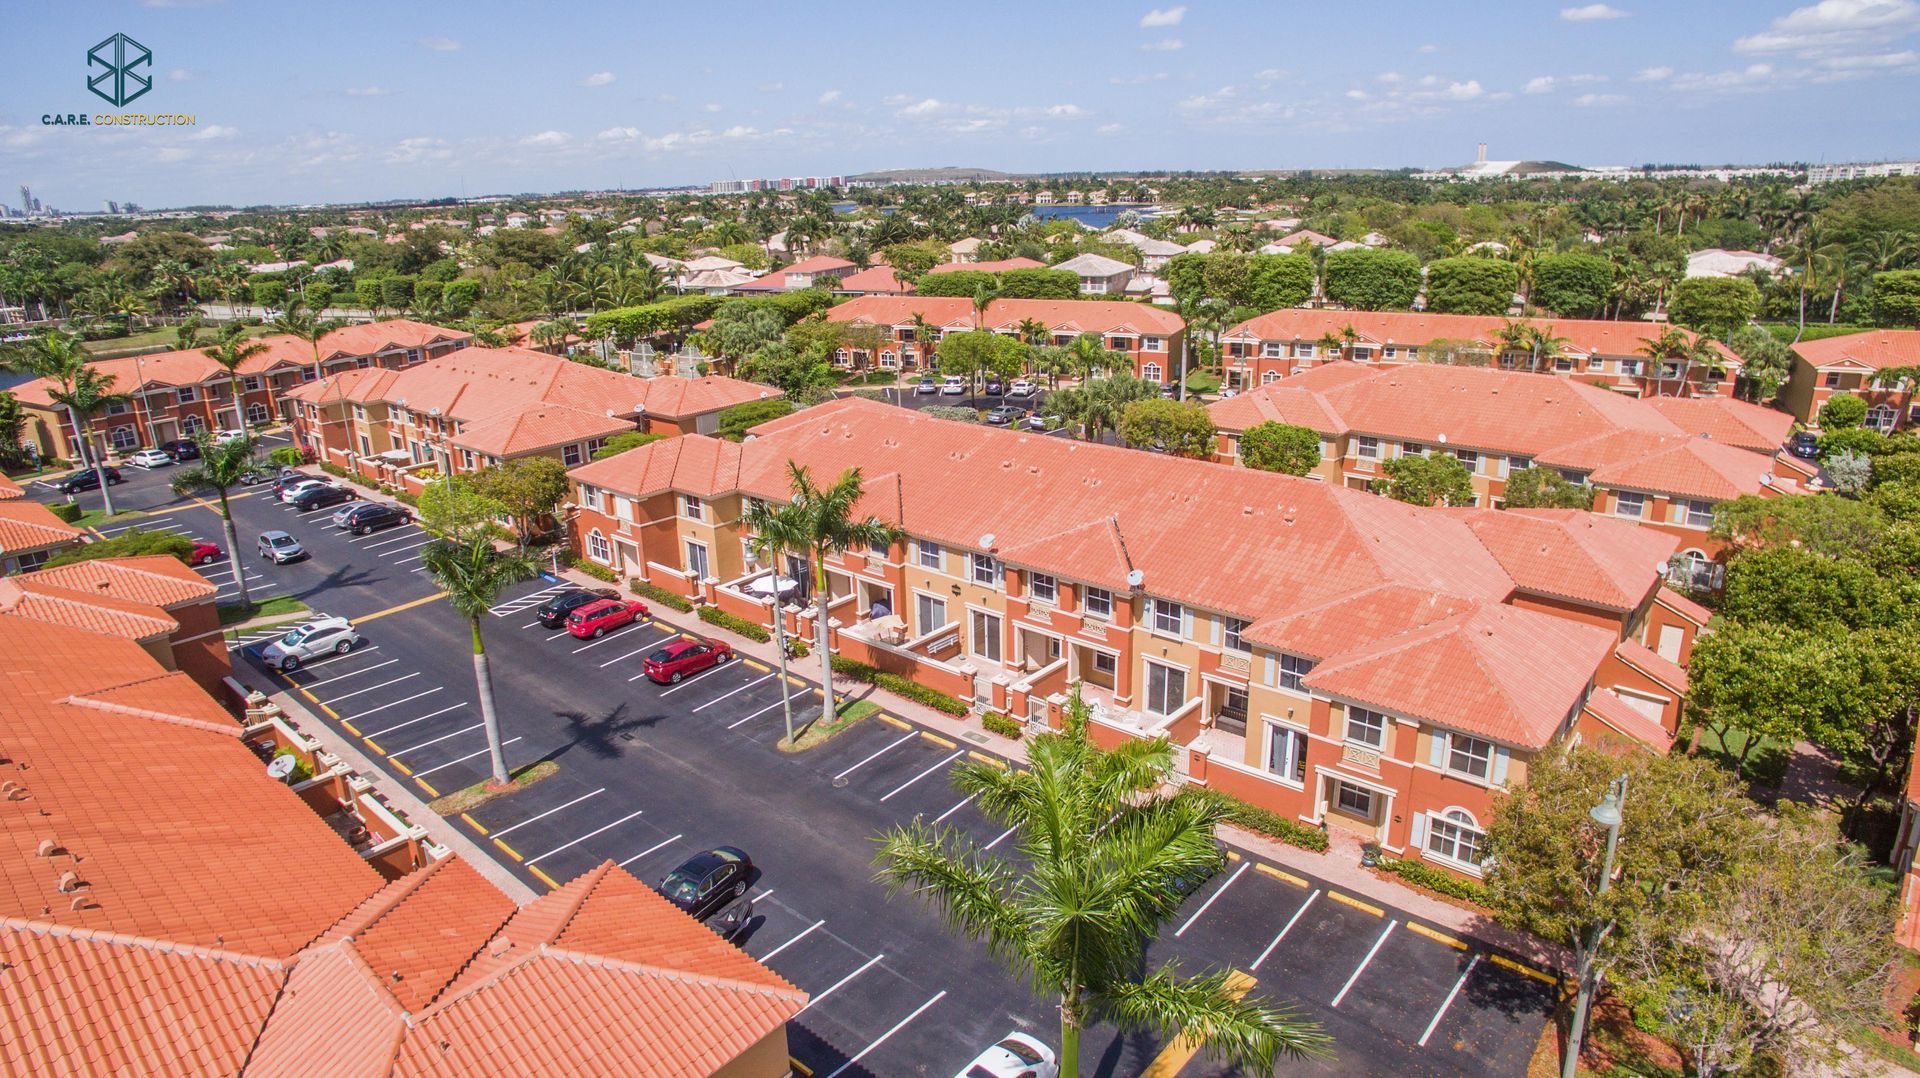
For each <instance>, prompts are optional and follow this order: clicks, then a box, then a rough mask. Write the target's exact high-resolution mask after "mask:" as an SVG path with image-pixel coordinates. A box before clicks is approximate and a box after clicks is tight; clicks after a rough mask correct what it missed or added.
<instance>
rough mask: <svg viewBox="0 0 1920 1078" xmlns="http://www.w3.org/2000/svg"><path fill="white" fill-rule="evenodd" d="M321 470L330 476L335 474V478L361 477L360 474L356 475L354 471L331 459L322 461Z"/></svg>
mask: <svg viewBox="0 0 1920 1078" xmlns="http://www.w3.org/2000/svg"><path fill="white" fill-rule="evenodd" d="M320 470H321V471H323V472H325V473H327V474H328V475H330V476H333V477H334V478H335V479H356V480H357V479H359V478H360V477H359V476H357V475H354V474H353V473H352V472H349V471H347V470H346V469H345V468H342V467H341V466H339V465H338V464H335V463H334V462H332V461H330V460H323V461H321V462H320Z"/></svg>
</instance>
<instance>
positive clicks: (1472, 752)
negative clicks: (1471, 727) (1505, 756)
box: [1447, 734, 1493, 781]
mask: <svg viewBox="0 0 1920 1078" xmlns="http://www.w3.org/2000/svg"><path fill="white" fill-rule="evenodd" d="M1447 770H1448V771H1452V772H1453V773H1455V774H1458V775H1466V776H1467V777H1469V778H1475V779H1480V780H1482V781H1484V780H1485V779H1486V777H1487V776H1488V775H1490V774H1492V773H1493V742H1491V741H1483V740H1481V739H1480V738H1477V737H1468V736H1467V735H1465V734H1448V735H1447Z"/></svg>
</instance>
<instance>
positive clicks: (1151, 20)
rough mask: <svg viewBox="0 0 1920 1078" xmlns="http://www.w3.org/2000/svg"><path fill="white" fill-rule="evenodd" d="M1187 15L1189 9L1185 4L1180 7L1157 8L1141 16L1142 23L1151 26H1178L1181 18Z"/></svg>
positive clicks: (1144, 25)
mask: <svg viewBox="0 0 1920 1078" xmlns="http://www.w3.org/2000/svg"><path fill="white" fill-rule="evenodd" d="M1186 17H1187V9H1186V6H1185V5H1184V4H1183V5H1181V6H1180V7H1170V8H1166V9H1164V10H1163V9H1161V8H1155V9H1153V10H1152V11H1149V12H1147V13H1146V14H1145V15H1142V16H1140V25H1141V26H1143V27H1149V28H1151V27H1155V26H1178V25H1180V20H1181V19H1184V18H1186Z"/></svg>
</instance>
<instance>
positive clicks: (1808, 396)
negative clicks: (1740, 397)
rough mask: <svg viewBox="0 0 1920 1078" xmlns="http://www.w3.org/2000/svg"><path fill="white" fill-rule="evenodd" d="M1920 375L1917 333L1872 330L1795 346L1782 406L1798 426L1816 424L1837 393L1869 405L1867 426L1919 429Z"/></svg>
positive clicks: (1890, 430)
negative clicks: (1919, 379) (1917, 386)
mask: <svg viewBox="0 0 1920 1078" xmlns="http://www.w3.org/2000/svg"><path fill="white" fill-rule="evenodd" d="M1909 372H1920V329H1872V330H1867V331H1866V332H1864V333H1849V334H1846V335H1844V336H1840V337H1826V338H1823V339H1821V340H1817V341H1801V342H1800V343H1799V344H1796V345H1794V346H1793V370H1792V371H1791V372H1790V373H1789V374H1788V376H1787V384H1786V386H1785V387H1784V388H1783V389H1781V391H1780V406H1781V407H1782V408H1785V409H1786V410H1787V412H1788V413H1789V414H1791V415H1792V416H1793V418H1795V419H1798V420H1799V421H1800V422H1802V423H1814V422H1817V421H1818V420H1819V417H1820V406H1821V405H1823V404H1825V403H1827V399H1828V398H1829V397H1832V396H1833V395H1834V394H1836V393H1850V394H1852V395H1854V396H1856V397H1859V398H1861V399H1863V400H1865V401H1866V402H1867V419H1866V426H1868V427H1870V428H1872V429H1873V430H1877V431H1881V432H1882V433H1886V434H1891V433H1893V432H1894V431H1896V430H1906V429H1908V428H1909V427H1913V426H1916V425H1920V407H1917V406H1916V402H1915V401H1914V397H1913V393H1914V380H1915V379H1914V375H1913V374H1912V373H1909Z"/></svg>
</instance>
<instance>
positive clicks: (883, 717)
mask: <svg viewBox="0 0 1920 1078" xmlns="http://www.w3.org/2000/svg"><path fill="white" fill-rule="evenodd" d="M880 721H881V722H884V723H886V724H887V725H888V726H892V727H894V728H896V729H900V730H911V729H913V724H912V723H909V722H904V721H902V720H900V719H896V718H894V717H893V716H892V715H889V714H887V713H886V712H884V711H883V712H881V713H880Z"/></svg>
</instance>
